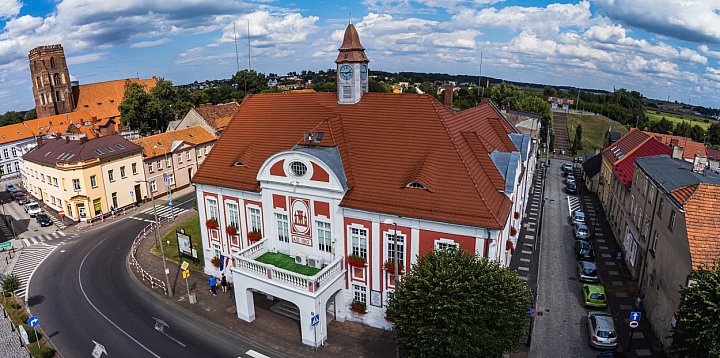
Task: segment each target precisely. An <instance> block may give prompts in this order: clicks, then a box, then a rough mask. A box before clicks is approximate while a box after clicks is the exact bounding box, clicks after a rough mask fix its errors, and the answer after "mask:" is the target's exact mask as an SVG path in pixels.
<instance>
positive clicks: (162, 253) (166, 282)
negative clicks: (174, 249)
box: [135, 179, 173, 297]
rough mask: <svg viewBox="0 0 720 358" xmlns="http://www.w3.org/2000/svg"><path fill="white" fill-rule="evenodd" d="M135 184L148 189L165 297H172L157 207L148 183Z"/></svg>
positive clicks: (143, 181) (137, 180)
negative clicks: (165, 287) (142, 185)
mask: <svg viewBox="0 0 720 358" xmlns="http://www.w3.org/2000/svg"><path fill="white" fill-rule="evenodd" d="M135 182H136V183H145V185H146V186H147V188H148V191H149V192H150V201H152V203H153V214H154V215H155V242H157V243H158V245H160V254H161V255H162V261H163V268H164V269H165V284H166V285H167V295H168V296H170V297H172V296H173V291H172V286H171V285H170V270H168V268H167V262H166V261H165V247H163V244H162V242H160V222H159V221H158V215H157V206H155V195H153V192H152V190H151V188H150V182H149V181H147V180H142V179H135Z"/></svg>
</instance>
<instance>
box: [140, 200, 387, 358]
mask: <svg viewBox="0 0 720 358" xmlns="http://www.w3.org/2000/svg"><path fill="white" fill-rule="evenodd" d="M196 215H197V211H195V210H190V211H187V212H185V213H182V214H180V215H179V216H178V218H177V219H176V220H175V221H174V222H171V223H169V224H167V225H163V226H162V227H161V229H162V230H161V231H162V234H163V235H164V234H165V233H167V232H169V231H171V230H174V227H173V226H172V225H174V224H175V223H180V222H183V221H184V220H186V219H188V218H190V217H193V216H196ZM148 238H150V239H148ZM153 245H154V240H152V236H149V237H146V238H145V239H144V240H143V241H142V243H141V244H140V246H139V247H138V250H137V256H136V257H137V260H138V262H139V263H140V265H141V266H142V267H143V269H145V270H147V271H149V272H150V273H152V274H153V275H154V276H155V277H163V276H164V275H163V263H162V259H161V258H159V257H157V256H155V255H153V254H151V253H150V248H152V246H153ZM168 267H169V269H170V279H171V283H172V285H173V292H175V296H174V297H173V298H168V297H166V296H164V295H163V294H162V292H161V291H160V290H157V289H155V290H153V292H154V293H155V294H157V296H158V298H159V299H163V300H166V301H167V302H168V303H174V304H177V305H179V306H180V307H182V308H184V309H186V310H188V311H190V312H193V313H195V314H197V315H198V316H200V317H203V318H205V319H207V320H208V321H211V322H213V323H215V324H217V325H220V326H222V327H225V328H227V329H228V330H231V331H233V332H234V333H235V334H237V335H239V336H243V337H246V338H249V339H250V340H252V341H255V342H262V344H263V345H265V346H267V347H268V348H269V349H272V350H276V351H282V352H283V353H285V354H286V355H289V356H296V357H307V356H315V357H320V356H322V357H394V356H395V344H394V341H393V338H392V334H391V333H390V332H389V331H384V330H381V329H377V328H372V327H369V326H365V325H362V324H359V323H355V322H348V321H346V322H342V323H340V322H337V321H331V322H329V324H328V339H327V341H326V343H325V345H324V346H322V347H320V348H319V349H318V352H317V353H316V352H315V351H314V349H313V348H312V347H310V346H306V345H304V344H302V343H301V338H300V326H299V325H300V322H299V321H297V320H295V319H292V318H288V317H286V316H283V315H280V314H278V313H275V312H273V311H271V307H272V306H274V305H275V304H277V303H278V302H280V301H279V300H277V299H276V300H272V301H271V300H268V299H267V297H266V296H265V295H261V294H255V316H256V318H255V321H253V322H252V323H247V322H245V321H242V320H240V319H239V318H238V317H237V314H236V309H235V298H234V291H233V290H232V289H231V290H230V291H229V292H228V293H222V292H221V290H220V288H219V287H218V294H217V296H213V295H212V294H211V293H210V291H209V289H208V287H207V281H208V278H209V276H207V275H205V274H204V273H202V272H197V271H192V273H191V275H190V278H189V279H188V282H189V284H190V290H191V291H192V292H194V293H195V295H196V297H197V303H196V304H190V303H189V302H188V300H187V288H186V287H185V282H183V281H184V280H183V279H182V277H181V275H180V272H179V270H178V265H177V264H175V263H173V262H170V261H168ZM133 274H135V277H136V278H138V282H142V281H141V280H140V278H139V277H138V276H137V272H136V271H135V270H133ZM146 286H147V285H146ZM148 287H149V286H148Z"/></svg>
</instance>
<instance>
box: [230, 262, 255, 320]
mask: <svg viewBox="0 0 720 358" xmlns="http://www.w3.org/2000/svg"><path fill="white" fill-rule="evenodd" d="M231 272H232V275H233V281H234V282H235V307H236V309H237V316H238V318H240V319H241V320H243V321H245V322H252V321H254V320H255V299H254V298H253V292H252V291H251V290H249V287H248V286H246V285H245V282H246V281H247V280H242V278H241V277H240V274H238V273H237V272H235V271H234V270H232V271H231Z"/></svg>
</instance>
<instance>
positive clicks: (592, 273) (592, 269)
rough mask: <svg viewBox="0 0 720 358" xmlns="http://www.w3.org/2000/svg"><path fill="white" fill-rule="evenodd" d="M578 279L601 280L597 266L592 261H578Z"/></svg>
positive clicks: (583, 280) (587, 280) (592, 281)
mask: <svg viewBox="0 0 720 358" xmlns="http://www.w3.org/2000/svg"><path fill="white" fill-rule="evenodd" d="M578 280H580V282H591V283H595V282H598V281H600V279H599V278H598V274H597V266H596V265H595V263H594V262H591V261H579V262H578Z"/></svg>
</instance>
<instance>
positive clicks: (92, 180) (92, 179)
mask: <svg viewBox="0 0 720 358" xmlns="http://www.w3.org/2000/svg"><path fill="white" fill-rule="evenodd" d="M90 187H92V188H93V189H94V188H97V177H96V176H95V175H91V176H90Z"/></svg>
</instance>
